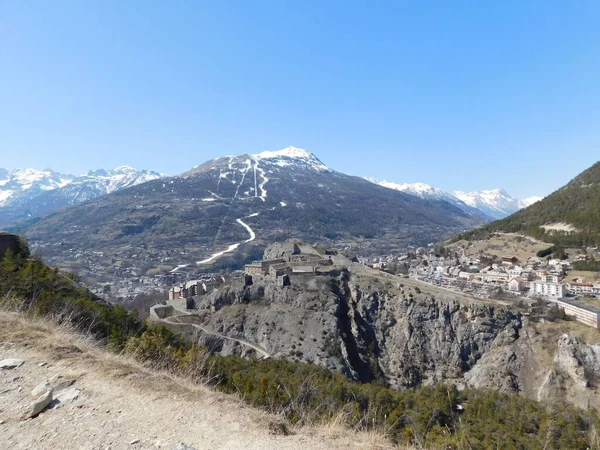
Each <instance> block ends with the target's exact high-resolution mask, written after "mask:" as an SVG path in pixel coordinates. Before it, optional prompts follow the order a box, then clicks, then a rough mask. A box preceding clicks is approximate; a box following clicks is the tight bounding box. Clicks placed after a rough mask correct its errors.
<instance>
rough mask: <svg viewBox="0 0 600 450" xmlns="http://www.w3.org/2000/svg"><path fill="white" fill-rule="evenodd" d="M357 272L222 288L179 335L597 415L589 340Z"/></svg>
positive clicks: (396, 383) (595, 350)
mask: <svg viewBox="0 0 600 450" xmlns="http://www.w3.org/2000/svg"><path fill="white" fill-rule="evenodd" d="M358 266H359V265H358V264H354V265H352V266H351V268H350V269H349V270H342V271H341V272H340V275H339V276H335V277H332V276H313V275H292V276H291V285H290V286H281V285H280V284H279V283H277V282H276V281H275V280H270V279H262V280H255V281H254V284H253V285H251V286H243V285H242V283H241V282H239V284H237V285H236V284H235V283H233V284H230V285H224V286H222V287H220V288H219V289H217V290H215V291H213V292H212V293H210V294H207V295H204V296H202V297H200V299H199V301H198V307H199V311H198V314H197V315H193V316H186V317H185V319H186V320H185V322H188V323H189V322H192V323H196V324H198V325H199V326H200V328H198V327H196V328H195V329H194V330H191V331H189V334H190V335H191V336H194V337H196V338H197V339H199V341H200V343H201V344H204V345H207V346H208V347H210V348H212V349H213V351H216V352H219V353H221V354H232V353H234V354H239V355H242V356H251V355H252V354H253V353H254V354H257V356H261V354H260V352H259V353H256V352H255V349H257V348H258V349H261V350H264V352H262V355H264V354H268V355H270V356H272V357H277V358H286V359H290V360H295V361H305V362H312V363H315V364H319V365H322V366H325V367H328V368H330V369H333V370H341V371H343V372H344V373H346V374H347V375H348V376H351V377H353V378H355V379H357V380H360V381H371V382H379V383H386V384H389V385H390V386H392V387H394V388H396V389H400V390H402V389H406V388H410V387H413V386H417V385H420V384H435V383H438V382H450V383H455V384H457V385H458V386H459V387H476V388H490V389H495V390H499V391H503V392H519V393H521V394H522V395H525V396H526V397H528V398H530V399H534V400H539V401H544V400H554V399H556V400H563V401H566V402H568V403H571V404H573V405H575V406H579V407H582V408H590V407H593V408H600V395H598V386H600V376H599V375H600V332H598V330H593V329H591V328H588V327H585V326H584V325H580V324H577V323H574V322H556V323H530V322H529V319H528V318H527V317H522V316H521V315H520V314H519V313H517V312H513V311H510V310H508V309H503V308H500V307H497V306H493V305H488V304H484V303H481V302H475V301H463V300H458V299H456V298H453V297H452V296H450V295H448V296H445V295H444V294H439V295H438V296H433V295H431V294H428V293H424V292H421V291H420V289H419V288H418V287H416V286H414V285H412V286H411V285H410V281H405V282H406V283H407V284H406V285H404V284H403V281H402V280H401V279H398V278H390V279H385V278H376V277H372V276H369V275H366V274H364V273H361V271H360V269H358ZM353 267H355V268H356V270H353ZM595 342H597V343H595ZM248 343H250V344H251V345H244V344H248ZM253 346H254V347H253ZM253 348H254V349H253Z"/></svg>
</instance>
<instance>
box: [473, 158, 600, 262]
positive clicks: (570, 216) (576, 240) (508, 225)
mask: <svg viewBox="0 0 600 450" xmlns="http://www.w3.org/2000/svg"><path fill="white" fill-rule="evenodd" d="M599 205H600V162H597V163H596V164H594V165H593V166H592V167H590V168H589V169H587V170H585V171H584V172H582V173H581V174H579V175H578V176H576V177H575V178H573V179H572V180H571V181H570V182H569V183H568V184H566V185H565V186H563V187H561V188H560V189H558V190H557V191H555V192H553V193H552V194H550V195H548V196H547V197H545V198H544V199H542V200H540V201H539V202H535V203H533V204H532V205H531V206H529V207H527V208H525V209H522V210H520V211H518V212H516V213H515V214H513V215H511V216H509V217H506V218H504V219H502V220H497V221H495V222H492V223H490V224H488V225H486V226H484V227H481V228H478V229H477V230H474V231H473V232H470V233H466V234H465V235H464V237H466V238H471V237H475V238H481V237H485V235H487V234H489V233H490V232H496V231H504V232H516V233H522V234H526V235H530V236H533V237H535V238H538V239H541V240H544V241H545V242H553V243H555V244H558V245H562V246H565V247H568V246H574V247H581V246H599V245H600V207H599ZM595 265H596V262H595V261H594V262H593V264H592V263H590V266H591V267H595ZM590 270H591V269H590Z"/></svg>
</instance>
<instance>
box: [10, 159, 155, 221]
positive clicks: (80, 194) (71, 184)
mask: <svg viewBox="0 0 600 450" xmlns="http://www.w3.org/2000/svg"><path fill="white" fill-rule="evenodd" d="M163 176H164V175H162V174H160V173H157V172H152V171H149V170H138V169H135V168H133V167H130V166H121V167H117V168H116V169H113V170H105V169H99V170H90V171H89V172H88V173H86V174H83V175H80V176H75V175H65V174H60V173H57V172H54V171H52V170H50V169H46V170H37V169H15V170H13V171H11V172H9V171H7V170H6V169H0V212H2V210H4V211H6V208H9V209H11V214H12V215H13V216H14V215H15V214H16V216H17V217H20V215H21V214H20V213H19V211H23V213H25V212H26V215H25V217H30V216H31V215H35V214H37V213H41V212H48V211H50V210H55V209H58V208H61V207H64V206H67V205H73V204H77V203H80V202H82V201H85V200H90V199H92V198H96V197H99V196H101V195H105V194H110V193H111V192H115V191H118V190H120V189H123V188H126V187H130V186H135V185H137V184H140V183H145V182H146V181H151V180H155V179H157V178H162V177H163ZM0 219H1V218H0Z"/></svg>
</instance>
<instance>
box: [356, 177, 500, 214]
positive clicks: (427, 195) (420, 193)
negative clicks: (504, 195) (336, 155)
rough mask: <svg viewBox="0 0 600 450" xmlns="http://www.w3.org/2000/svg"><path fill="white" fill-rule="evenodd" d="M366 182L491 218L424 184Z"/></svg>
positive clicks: (370, 179)
mask: <svg viewBox="0 0 600 450" xmlns="http://www.w3.org/2000/svg"><path fill="white" fill-rule="evenodd" d="M367 180H369V181H371V182H372V183H375V184H378V185H380V186H383V187H386V188H388V189H394V190H395V191H400V192H405V193H406V194H410V195H415V196H417V197H419V198H423V199H428V200H445V201H447V202H448V203H450V204H452V205H454V206H456V207H457V208H459V209H461V210H462V211H464V212H466V213H467V214H469V215H471V216H473V217H478V218H480V219H482V220H484V221H487V222H489V221H490V220H492V217H490V216H488V215H487V214H485V213H483V212H482V211H480V210H479V209H477V208H473V207H472V206H469V205H467V204H466V203H465V202H463V201H462V200H460V199H458V198H456V197H455V196H453V195H452V194H449V193H448V192H446V191H444V190H442V189H440V188H437V187H433V186H430V185H428V184H425V183H402V184H400V183H394V182H393V181H386V180H384V181H377V180H375V179H372V178H367Z"/></svg>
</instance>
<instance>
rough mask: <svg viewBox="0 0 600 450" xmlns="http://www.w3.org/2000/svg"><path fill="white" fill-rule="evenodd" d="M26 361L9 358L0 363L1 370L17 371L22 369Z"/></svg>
mask: <svg viewBox="0 0 600 450" xmlns="http://www.w3.org/2000/svg"><path fill="white" fill-rule="evenodd" d="M24 363H25V361H23V360H22V359H16V358H7V359H3V360H2V361H0V369H16V368H17V367H21V366H22V365H23V364H24Z"/></svg>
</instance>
